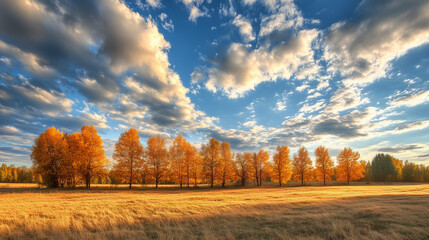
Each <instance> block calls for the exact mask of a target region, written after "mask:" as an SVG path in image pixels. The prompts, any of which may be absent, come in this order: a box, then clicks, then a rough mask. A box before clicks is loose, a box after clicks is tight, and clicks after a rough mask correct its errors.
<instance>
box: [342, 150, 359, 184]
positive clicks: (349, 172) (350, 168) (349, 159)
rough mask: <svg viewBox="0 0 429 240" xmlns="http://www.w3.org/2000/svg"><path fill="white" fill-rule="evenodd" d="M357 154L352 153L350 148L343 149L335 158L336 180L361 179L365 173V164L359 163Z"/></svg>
mask: <svg viewBox="0 0 429 240" xmlns="http://www.w3.org/2000/svg"><path fill="white" fill-rule="evenodd" d="M359 158H360V154H359V152H354V151H353V150H352V149H351V148H347V147H345V148H344V149H343V150H342V151H341V152H340V153H339V154H338V156H337V163H338V166H337V180H338V181H347V184H350V181H353V180H358V179H361V178H362V177H363V176H364V175H363V173H364V172H365V168H364V165H365V163H364V162H363V163H362V162H359Z"/></svg>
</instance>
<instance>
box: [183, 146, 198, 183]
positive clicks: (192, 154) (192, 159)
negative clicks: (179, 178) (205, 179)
mask: <svg viewBox="0 0 429 240" xmlns="http://www.w3.org/2000/svg"><path fill="white" fill-rule="evenodd" d="M197 155H198V151H197V149H196V148H195V147H194V146H192V144H191V143H190V142H186V144H185V174H186V180H187V181H186V182H187V184H188V188H189V183H190V179H191V178H193V177H194V175H193V171H192V170H193V167H194V164H195V165H196V164H198V166H195V167H197V169H198V167H199V165H200V163H199V162H198V163H197V160H196V158H197V157H198V156H197ZM197 169H195V173H196V174H195V185H196V182H197V180H196V178H197V172H198V170H197Z"/></svg>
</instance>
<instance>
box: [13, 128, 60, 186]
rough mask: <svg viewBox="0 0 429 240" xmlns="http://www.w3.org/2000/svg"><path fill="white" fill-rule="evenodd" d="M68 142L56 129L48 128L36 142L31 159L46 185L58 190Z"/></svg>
mask: <svg viewBox="0 0 429 240" xmlns="http://www.w3.org/2000/svg"><path fill="white" fill-rule="evenodd" d="M67 148H68V147H67V141H66V140H65V139H64V137H63V133H62V132H60V131H58V130H57V129H56V128H55V127H50V128H48V129H47V130H46V131H45V132H44V133H42V134H40V135H39V137H37V138H36V139H35V140H34V145H33V148H32V152H31V159H32V160H33V166H34V168H35V169H36V172H37V173H39V174H41V175H42V178H43V180H44V184H46V185H47V186H48V187H53V188H56V187H58V186H59V183H60V181H61V168H62V167H63V165H62V164H63V162H64V159H65V157H66V153H67ZM9 175H10V174H9Z"/></svg>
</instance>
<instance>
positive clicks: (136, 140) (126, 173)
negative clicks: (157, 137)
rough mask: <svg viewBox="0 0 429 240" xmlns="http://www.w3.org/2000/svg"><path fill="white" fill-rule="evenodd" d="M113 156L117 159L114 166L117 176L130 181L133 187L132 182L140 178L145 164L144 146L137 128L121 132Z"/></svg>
mask: <svg viewBox="0 0 429 240" xmlns="http://www.w3.org/2000/svg"><path fill="white" fill-rule="evenodd" d="M112 157H113V159H114V160H115V161H116V163H115V165H114V166H113V169H114V170H113V171H114V172H115V176H116V177H117V178H118V179H120V180H122V181H128V183H129V185H130V186H129V188H130V189H131V186H132V183H134V182H137V181H138V180H139V179H140V178H139V172H140V171H141V169H142V167H143V164H144V162H143V146H142V144H141V143H140V136H139V134H138V132H137V130H136V129H134V128H130V129H129V130H128V131H126V132H124V133H121V136H120V137H119V139H118V141H117V142H116V144H115V150H114V152H113V156H112Z"/></svg>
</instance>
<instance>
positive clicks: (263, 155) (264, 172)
mask: <svg viewBox="0 0 429 240" xmlns="http://www.w3.org/2000/svg"><path fill="white" fill-rule="evenodd" d="M257 158H258V169H259V170H257V171H258V174H259V186H262V181H263V180H266V179H267V177H268V176H269V175H270V169H271V166H270V163H269V162H268V161H269V160H270V154H268V152H267V151H265V150H263V149H261V150H259V152H258V155H257Z"/></svg>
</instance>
